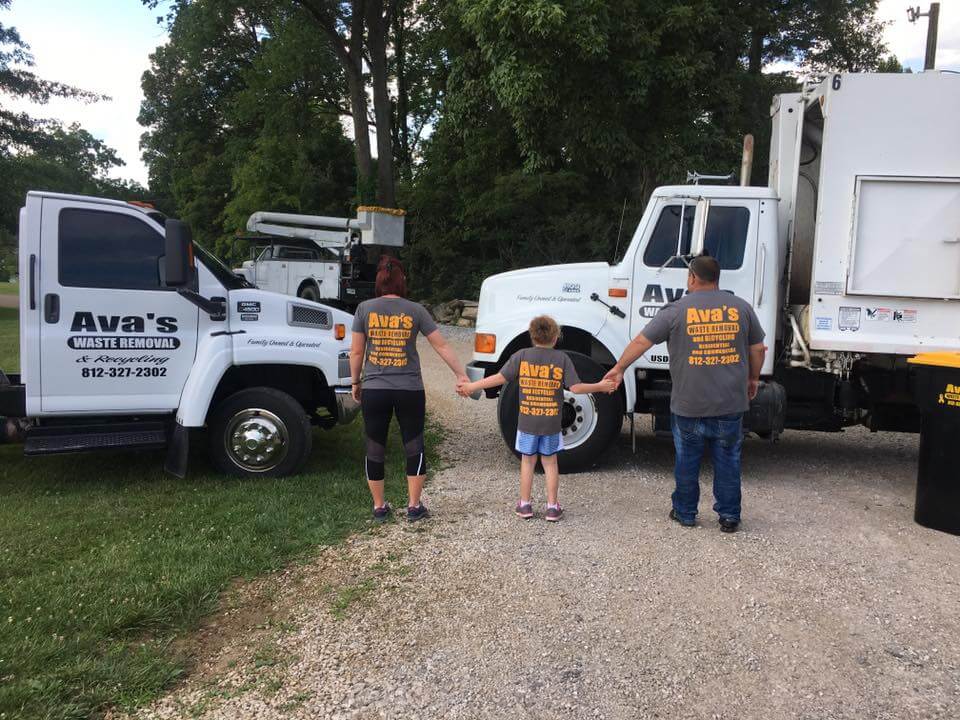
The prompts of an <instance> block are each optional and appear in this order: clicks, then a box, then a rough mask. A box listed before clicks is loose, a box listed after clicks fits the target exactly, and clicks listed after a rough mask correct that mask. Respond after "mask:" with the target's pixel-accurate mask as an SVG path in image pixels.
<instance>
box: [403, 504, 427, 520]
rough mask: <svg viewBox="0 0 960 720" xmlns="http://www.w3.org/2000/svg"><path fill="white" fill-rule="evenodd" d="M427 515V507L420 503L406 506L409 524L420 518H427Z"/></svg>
mask: <svg viewBox="0 0 960 720" xmlns="http://www.w3.org/2000/svg"><path fill="white" fill-rule="evenodd" d="M429 514H430V513H429V512H427V506H426V505H424V504H423V503H422V502H420V503H418V504H416V505H408V506H407V520H409V521H410V522H416V521H417V520H420V519H421V518H425V517H427V516H428V515H429Z"/></svg>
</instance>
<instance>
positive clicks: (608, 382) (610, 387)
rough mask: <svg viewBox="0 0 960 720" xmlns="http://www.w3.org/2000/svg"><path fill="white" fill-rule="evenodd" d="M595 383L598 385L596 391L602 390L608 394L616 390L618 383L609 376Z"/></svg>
mask: <svg viewBox="0 0 960 720" xmlns="http://www.w3.org/2000/svg"><path fill="white" fill-rule="evenodd" d="M608 375H609V373H608ZM597 385H598V386H599V388H598V390H597V392H602V393H606V394H607V395H609V394H610V393H614V392H616V391H617V386H618V385H619V383H616V382H614V381H613V379H611V378H610V377H604V378H603V380H601V381H600V382H598V383H597Z"/></svg>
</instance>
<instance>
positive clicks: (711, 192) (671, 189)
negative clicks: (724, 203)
mask: <svg viewBox="0 0 960 720" xmlns="http://www.w3.org/2000/svg"><path fill="white" fill-rule="evenodd" d="M684 196H685V197H695V198H701V197H702V198H707V199H710V198H748V199H751V200H779V198H778V197H777V194H776V192H775V191H774V190H773V189H772V188H769V187H756V186H752V185H751V186H747V187H745V186H743V185H664V186H662V187H658V188H657V189H656V190H654V191H653V197H655V198H673V197H684Z"/></svg>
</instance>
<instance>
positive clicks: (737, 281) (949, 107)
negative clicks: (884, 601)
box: [468, 72, 960, 471]
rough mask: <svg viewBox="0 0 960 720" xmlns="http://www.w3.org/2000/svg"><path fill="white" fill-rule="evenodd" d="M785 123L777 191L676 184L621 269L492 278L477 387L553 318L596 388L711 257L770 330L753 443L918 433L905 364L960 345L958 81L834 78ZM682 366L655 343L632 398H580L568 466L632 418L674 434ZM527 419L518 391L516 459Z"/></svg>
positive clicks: (664, 190) (941, 77)
mask: <svg viewBox="0 0 960 720" xmlns="http://www.w3.org/2000/svg"><path fill="white" fill-rule="evenodd" d="M771 117H772V124H773V128H772V138H771V146H770V174H769V183H768V186H767V187H747V186H743V185H741V186H729V185H727V186H724V185H700V184H693V185H684V186H670V187H661V188H658V189H657V190H655V191H654V192H653V195H652V197H651V199H650V202H649V205H648V206H647V208H646V211H645V212H644V214H643V217H642V219H641V220H640V223H639V225H638V227H637V229H636V232H635V233H634V235H633V239H632V241H631V243H630V246H629V247H628V249H627V250H626V253H625V254H624V256H623V257H622V258H621V259H620V260H619V261H618V262H616V264H614V265H608V264H607V263H605V262H596V263H582V264H575V265H557V266H549V267H535V268H529V269H525V270H516V271H513V272H507V273H503V274H500V275H495V276H492V277H489V278H487V279H486V280H485V281H484V283H483V286H482V288H481V292H480V307H479V316H478V321H477V330H476V336H475V348H474V356H473V362H472V363H471V364H470V366H469V367H468V372H469V374H470V376H471V377H472V378H474V379H477V378H480V377H483V376H484V375H489V374H492V373H494V372H496V371H497V370H498V369H499V368H500V367H501V366H502V365H503V363H504V362H505V361H506V359H507V358H508V357H510V355H511V354H512V353H513V352H514V351H515V350H517V349H518V348H520V347H523V346H525V345H527V344H528V343H529V340H528V338H527V334H526V328H527V324H528V322H529V320H530V318H531V317H532V316H533V315H535V314H538V313H549V314H552V315H554V316H555V317H556V318H557V320H558V321H559V322H560V324H561V326H562V333H563V336H562V341H561V343H560V345H559V347H561V348H562V349H564V350H566V351H567V352H569V353H570V354H571V356H572V357H573V361H574V363H575V365H576V367H577V368H578V370H579V374H580V376H581V378H583V379H584V381H592V380H595V379H598V378H599V377H600V376H602V375H603V373H604V371H605V370H606V369H607V368H609V367H610V366H611V365H612V364H613V363H614V362H615V361H616V359H617V358H618V357H619V356H620V354H621V353H622V351H623V350H624V348H625V346H626V345H627V343H628V342H629V341H630V339H631V338H632V337H634V336H636V335H637V334H639V333H640V332H641V331H642V330H643V328H644V326H645V325H646V323H647V322H648V321H649V320H650V318H652V317H653V316H654V315H656V313H657V312H658V311H659V310H660V308H661V307H663V306H664V304H665V303H669V302H671V301H672V300H675V299H677V298H678V297H680V296H681V295H682V294H683V293H684V292H685V288H686V276H687V268H686V262H685V260H686V259H687V258H688V257H690V256H692V255H696V254H698V253H701V252H708V253H709V254H710V255H712V256H713V257H715V258H716V259H717V260H718V261H719V262H720V265H721V267H722V274H721V280H720V285H721V288H722V289H724V290H728V291H730V292H733V293H735V294H736V295H738V296H740V297H742V298H745V299H747V300H749V301H750V302H751V303H752V304H753V306H754V307H755V309H756V311H757V314H758V315H759V317H760V320H761V322H762V324H763V327H764V329H765V330H766V333H767V344H768V346H769V347H770V352H768V354H767V359H766V362H765V364H764V367H763V371H762V376H763V379H764V381H765V382H764V383H763V386H762V389H761V392H760V394H759V395H758V397H757V399H756V401H754V403H753V404H752V407H751V410H750V412H749V414H748V416H747V417H746V424H747V427H748V428H749V429H750V430H752V431H753V432H754V433H756V434H758V435H760V436H763V437H770V438H773V439H776V438H777V437H778V435H779V434H780V433H781V432H782V431H783V430H784V428H796V429H806V430H823V431H840V430H841V429H842V428H844V427H846V426H850V425H855V424H864V425H866V426H867V427H869V428H870V429H871V430H893V431H904V432H915V431H918V430H919V411H918V409H917V407H916V406H915V405H914V402H913V400H912V396H911V389H910V388H911V375H910V371H909V369H908V365H907V362H906V359H907V357H908V356H910V355H913V354H915V353H917V352H920V351H930V350H946V351H949V350H954V351H955V350H958V349H960V132H957V127H958V126H957V118H960V75H956V74H949V73H939V72H924V73H922V74H918V75H910V74H904V75H895V74H836V75H831V76H829V77H827V78H826V79H825V80H823V81H822V82H819V83H815V84H814V83H810V84H807V85H806V86H805V87H804V88H803V91H802V92H799V93H790V94H784V95H778V96H776V97H775V98H774V100H773V103H772V106H771ZM668 362H669V356H668V353H667V349H666V346H665V345H661V346H657V347H655V348H653V349H651V350H650V351H649V352H648V353H647V354H646V355H645V356H644V357H642V358H640V359H639V360H638V361H637V362H636V363H634V365H633V366H632V367H631V368H630V372H628V373H627V374H626V376H625V378H624V384H623V388H622V391H621V393H620V395H619V396H617V395H611V396H604V395H598V396H593V397H588V396H572V395H569V394H568V397H567V401H566V405H565V408H564V414H563V427H564V431H563V432H564V435H565V445H566V447H567V452H565V453H563V455H562V456H561V464H562V465H563V466H564V467H565V469H566V470H568V471H569V470H577V469H582V468H584V467H588V466H590V465H592V464H595V463H596V462H597V461H598V460H599V459H600V458H601V457H602V455H603V453H604V450H605V449H606V448H607V446H608V444H609V443H610V442H611V441H612V439H613V438H614V437H615V436H617V435H618V433H619V432H620V428H621V426H622V413H624V412H625V413H627V414H628V415H630V416H631V421H632V419H633V415H634V414H636V413H650V414H652V415H653V418H654V425H655V428H656V429H658V430H661V429H662V430H666V429H667V428H668V427H669V425H668V419H669V397H670V387H671V386H670V374H669V371H668ZM494 394H495V393H493V392H491V391H488V395H490V396H493V395H494ZM516 417H517V388H516V387H515V386H511V385H507V386H506V387H505V388H504V389H503V391H502V392H501V393H500V401H499V419H500V426H501V430H502V433H503V435H504V438H505V440H506V442H507V445H508V446H509V447H510V448H512V447H513V442H514V440H513V438H514V433H515V432H516Z"/></svg>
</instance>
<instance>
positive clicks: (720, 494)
mask: <svg viewBox="0 0 960 720" xmlns="http://www.w3.org/2000/svg"><path fill="white" fill-rule="evenodd" d="M670 427H671V429H672V430H673V445H674V447H675V448H676V450H677V465H676V479H677V488H676V490H674V491H673V509H674V511H675V512H676V514H677V515H678V516H679V517H680V519H681V520H683V521H685V522H692V521H693V520H694V519H695V518H696V517H697V504H698V503H699V502H700V460H701V459H702V458H703V451H704V448H705V446H706V445H707V444H709V445H710V451H711V455H712V457H713V498H714V501H715V502H714V505H713V509H714V511H715V512H716V513H717V514H718V515H719V516H720V517H721V518H722V519H724V520H734V521H736V522H739V521H740V448H741V446H742V445H743V415H741V414H736V415H721V416H720V417H705V418H689V417H681V416H680V415H672V414H671V416H670Z"/></svg>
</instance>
